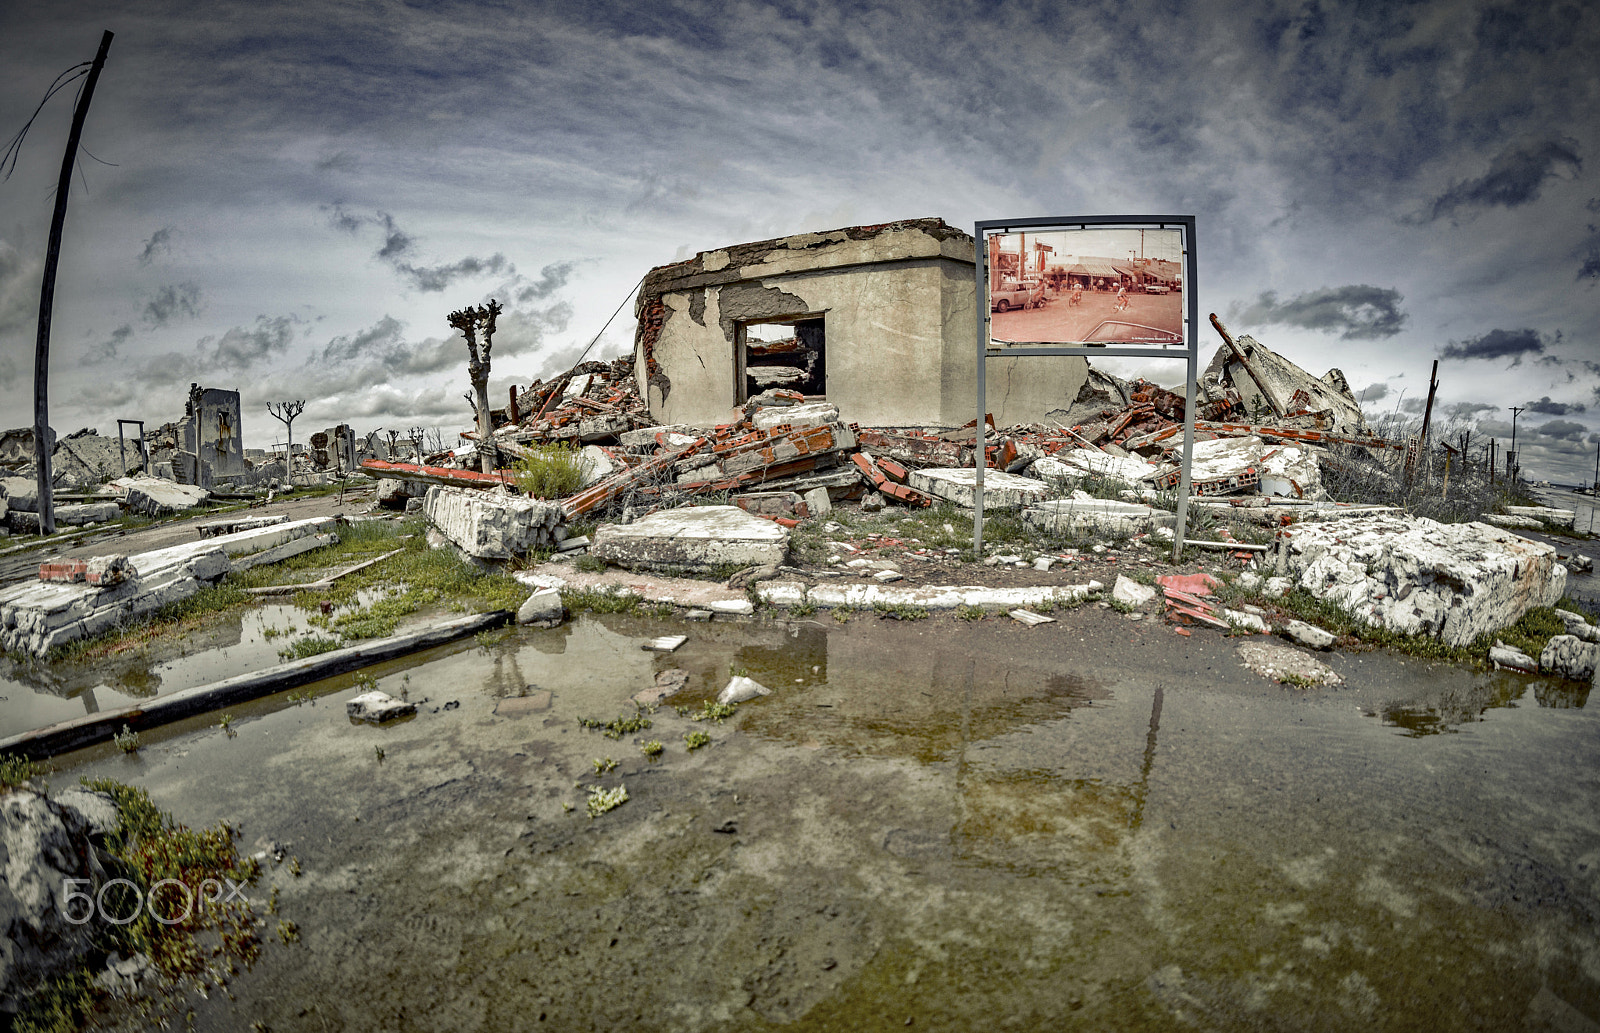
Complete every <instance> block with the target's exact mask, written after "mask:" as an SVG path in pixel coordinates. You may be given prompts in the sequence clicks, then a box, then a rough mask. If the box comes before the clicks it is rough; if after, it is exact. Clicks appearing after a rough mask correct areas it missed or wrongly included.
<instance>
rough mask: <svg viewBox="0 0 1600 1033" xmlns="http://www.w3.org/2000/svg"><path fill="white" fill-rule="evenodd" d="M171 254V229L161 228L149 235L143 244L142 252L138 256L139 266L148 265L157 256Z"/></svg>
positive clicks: (167, 227) (169, 227)
mask: <svg viewBox="0 0 1600 1033" xmlns="http://www.w3.org/2000/svg"><path fill="white" fill-rule="evenodd" d="M170 254H172V227H171V226H163V227H161V228H160V229H158V230H156V231H155V232H154V233H152V234H150V239H149V240H147V241H145V242H144V251H142V252H140V254H139V264H140V265H149V264H150V263H151V262H153V261H155V260H156V257H157V256H159V255H170Z"/></svg>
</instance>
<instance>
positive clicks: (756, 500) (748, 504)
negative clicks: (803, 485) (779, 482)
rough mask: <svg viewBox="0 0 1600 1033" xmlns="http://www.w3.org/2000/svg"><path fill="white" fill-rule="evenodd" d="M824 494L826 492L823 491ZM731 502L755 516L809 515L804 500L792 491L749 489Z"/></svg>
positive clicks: (801, 516)
mask: <svg viewBox="0 0 1600 1033" xmlns="http://www.w3.org/2000/svg"><path fill="white" fill-rule="evenodd" d="M823 494H824V495H826V494H827V492H823ZM733 504H734V505H735V506H738V507H739V508H740V509H742V510H744V511H745V512H746V513H754V514H755V515H756V516H781V517H799V518H802V519H803V518H805V517H807V516H810V515H811V513H810V510H809V508H808V507H807V506H806V503H805V500H804V499H802V498H801V497H800V495H799V494H798V493H796V492H792V491H749V492H745V493H744V494H743V495H736V496H734V499H733Z"/></svg>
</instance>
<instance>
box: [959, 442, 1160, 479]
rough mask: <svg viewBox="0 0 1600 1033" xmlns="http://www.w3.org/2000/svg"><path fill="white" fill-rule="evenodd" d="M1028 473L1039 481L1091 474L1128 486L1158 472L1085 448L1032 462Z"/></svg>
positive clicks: (1138, 461)
mask: <svg viewBox="0 0 1600 1033" xmlns="http://www.w3.org/2000/svg"><path fill="white" fill-rule="evenodd" d="M1031 472H1032V474H1033V476H1035V477H1037V478H1039V479H1041V480H1048V479H1051V478H1056V479H1060V478H1064V477H1073V478H1078V477H1083V476H1084V475H1086V474H1093V475H1095V476H1097V477H1115V478H1118V479H1120V480H1124V481H1127V482H1129V483H1130V484H1139V483H1141V482H1143V481H1145V480H1147V479H1149V478H1151V477H1154V476H1155V475H1156V474H1157V473H1158V472H1159V471H1158V470H1157V469H1156V467H1154V466H1152V465H1151V464H1149V463H1147V462H1145V461H1144V460H1142V459H1140V458H1138V457H1137V456H1134V457H1124V456H1114V455H1108V454H1107V453H1105V452H1091V451H1089V450H1088V449H1086V448H1069V449H1063V450H1062V451H1060V452H1057V453H1056V454H1055V455H1053V456H1045V457H1044V458H1043V459H1036V460H1034V463H1033V467H1032V470H1031ZM985 481H987V478H985Z"/></svg>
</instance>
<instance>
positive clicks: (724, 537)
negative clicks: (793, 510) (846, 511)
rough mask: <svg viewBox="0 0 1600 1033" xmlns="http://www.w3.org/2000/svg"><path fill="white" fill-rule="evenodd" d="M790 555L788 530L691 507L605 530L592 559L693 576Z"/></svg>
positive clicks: (728, 511) (722, 510) (733, 512)
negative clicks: (686, 572)
mask: <svg viewBox="0 0 1600 1033" xmlns="http://www.w3.org/2000/svg"><path fill="white" fill-rule="evenodd" d="M788 550H789V531H788V529H787V528H784V527H782V526H781V525H779V524H776V523H774V522H773V521H771V520H763V519H761V518H760V517H755V516H751V515H750V514H749V513H746V512H745V511H744V510H742V509H740V508H739V507H737V506H691V507H687V508H684V509H670V510H665V511H662V512H659V513H651V514H650V515H649V516H646V517H642V518H640V519H638V520H635V521H634V522H633V523H631V524H605V525H603V526H601V528H600V529H599V530H598V531H596V532H595V533H594V535H593V544H591V545H590V546H589V552H590V554H591V555H594V556H598V557H600V558H601V559H603V560H605V561H606V562H608V563H615V564H617V565H618V566H622V567H635V568H641V567H642V568H645V569H650V568H662V567H682V568H685V569H693V570H710V569H712V568H714V567H719V566H723V565H736V566H740V567H750V566H766V565H768V564H778V563H782V562H783V560H784V556H785V555H786V554H787V553H788Z"/></svg>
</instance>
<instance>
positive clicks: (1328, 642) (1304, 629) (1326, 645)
mask: <svg viewBox="0 0 1600 1033" xmlns="http://www.w3.org/2000/svg"><path fill="white" fill-rule="evenodd" d="M1283 633H1284V635H1286V636H1287V637H1288V638H1289V639H1291V640H1292V641H1294V642H1298V643H1299V644H1300V645H1302V646H1306V647H1308V648H1310V649H1331V648H1333V642H1334V636H1333V632H1331V631H1324V630H1323V629H1321V628H1319V627H1317V626H1316V625H1315V624H1307V623H1306V622H1305V621H1299V620H1292V621H1289V622H1287V623H1285V624H1284V626H1283Z"/></svg>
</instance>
